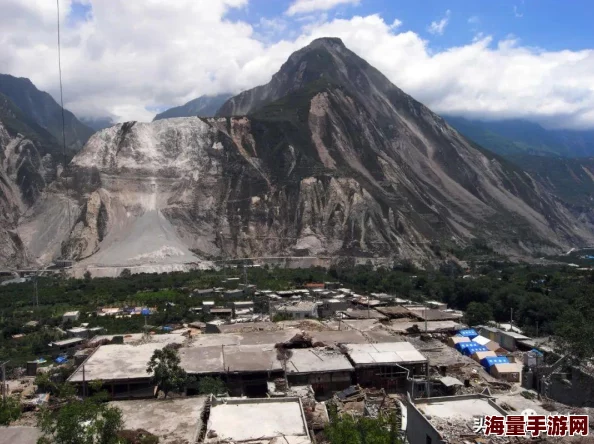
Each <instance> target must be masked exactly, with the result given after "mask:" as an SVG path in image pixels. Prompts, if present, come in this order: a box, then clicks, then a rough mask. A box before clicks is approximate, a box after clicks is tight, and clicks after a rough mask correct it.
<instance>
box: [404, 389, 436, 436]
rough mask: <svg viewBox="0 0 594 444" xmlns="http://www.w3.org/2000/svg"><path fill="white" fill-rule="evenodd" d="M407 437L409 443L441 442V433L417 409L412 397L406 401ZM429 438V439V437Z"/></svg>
mask: <svg viewBox="0 0 594 444" xmlns="http://www.w3.org/2000/svg"><path fill="white" fill-rule="evenodd" d="M406 407H407V408H406V438H407V439H408V443H409V444H428V443H429V439H430V440H431V444H441V443H443V442H444V441H443V440H442V439H441V435H440V434H439V432H438V431H437V430H435V428H434V427H433V426H432V425H431V423H430V422H429V421H427V419H426V418H425V416H423V414H422V413H421V412H420V411H419V410H418V409H417V407H416V406H415V405H414V403H413V402H412V401H411V399H410V397H407V402H406ZM427 438H429V439H427Z"/></svg>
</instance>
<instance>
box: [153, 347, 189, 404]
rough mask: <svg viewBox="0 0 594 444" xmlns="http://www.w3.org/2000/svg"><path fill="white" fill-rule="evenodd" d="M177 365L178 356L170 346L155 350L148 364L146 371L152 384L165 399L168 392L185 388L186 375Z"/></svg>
mask: <svg viewBox="0 0 594 444" xmlns="http://www.w3.org/2000/svg"><path fill="white" fill-rule="evenodd" d="M179 364H180V359H179V354H178V352H177V350H176V349H175V348H173V347H171V346H167V347H165V348H164V349H162V350H155V352H154V353H153V356H152V357H151V360H150V361H149V363H148V367H147V369H146V371H147V373H152V375H153V382H154V383H155V385H156V386H157V389H158V390H160V391H162V392H163V394H164V395H165V398H167V394H168V393H169V392H170V391H172V390H173V391H182V390H183V389H184V388H185V386H186V382H187V375H186V372H185V370H184V369H183V368H181V367H180V365H179Z"/></svg>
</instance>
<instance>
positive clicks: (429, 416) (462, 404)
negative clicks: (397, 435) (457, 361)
mask: <svg viewBox="0 0 594 444" xmlns="http://www.w3.org/2000/svg"><path fill="white" fill-rule="evenodd" d="M406 407H407V408H406V413H407V414H406V416H407V426H406V438H407V441H408V443H409V444H446V443H454V442H455V443H458V442H460V443H462V442H469V443H470V442H482V441H480V440H484V438H485V435H484V434H482V433H481V432H474V430H473V426H474V424H475V422H474V419H475V417H477V416H479V417H485V416H507V412H506V411H505V410H504V409H503V408H501V407H500V406H498V405H497V404H496V403H495V402H494V401H493V400H491V399H490V398H489V397H488V396H485V395H478V394H472V395H458V396H439V397H433V398H421V399H413V398H411V396H410V394H409V395H408V396H407V406H406ZM446 424H447V427H444V425H446ZM446 433H447V434H446Z"/></svg>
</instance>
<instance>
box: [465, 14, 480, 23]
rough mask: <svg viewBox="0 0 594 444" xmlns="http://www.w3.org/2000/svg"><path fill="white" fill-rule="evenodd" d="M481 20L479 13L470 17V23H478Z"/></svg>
mask: <svg viewBox="0 0 594 444" xmlns="http://www.w3.org/2000/svg"><path fill="white" fill-rule="evenodd" d="M480 22H481V18H480V17H479V16H478V15H473V16H472V17H469V18H468V23H469V24H471V25H478V24H479V23H480Z"/></svg>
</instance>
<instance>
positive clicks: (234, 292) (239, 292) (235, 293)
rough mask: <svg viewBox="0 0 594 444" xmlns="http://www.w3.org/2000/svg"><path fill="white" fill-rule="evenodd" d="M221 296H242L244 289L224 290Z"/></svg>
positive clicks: (231, 297) (230, 297)
mask: <svg viewBox="0 0 594 444" xmlns="http://www.w3.org/2000/svg"><path fill="white" fill-rule="evenodd" d="M223 296H225V297H226V298H229V299H233V298H242V297H243V296H244V290H243V288H238V289H236V290H227V291H225V293H223Z"/></svg>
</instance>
